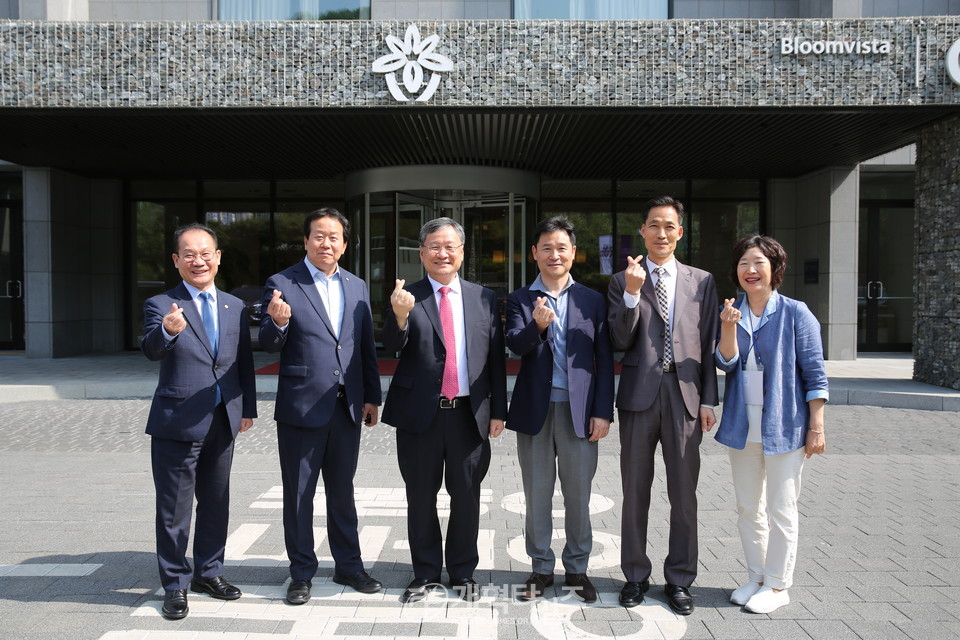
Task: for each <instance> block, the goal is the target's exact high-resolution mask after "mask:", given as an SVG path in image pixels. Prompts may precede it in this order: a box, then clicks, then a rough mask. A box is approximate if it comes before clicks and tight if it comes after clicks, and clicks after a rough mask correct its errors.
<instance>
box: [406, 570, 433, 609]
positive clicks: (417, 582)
mask: <svg viewBox="0 0 960 640" xmlns="http://www.w3.org/2000/svg"><path fill="white" fill-rule="evenodd" d="M442 586H443V584H442V583H441V582H440V576H437V577H436V578H433V579H432V580H426V579H424V578H414V579H413V581H412V582H411V583H410V584H408V585H407V588H406V589H404V591H403V593H402V594H400V602H402V603H404V604H406V603H407V602H416V601H417V600H423V599H424V598H426V597H427V592H428V591H430V589H436V588H437V587H442Z"/></svg>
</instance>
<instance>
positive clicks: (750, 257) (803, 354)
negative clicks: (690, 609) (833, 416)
mask: <svg viewBox="0 0 960 640" xmlns="http://www.w3.org/2000/svg"><path fill="white" fill-rule="evenodd" d="M731 266H732V269H731V279H732V280H733V281H734V282H735V283H737V284H739V286H740V288H741V289H742V290H743V292H744V293H745V294H746V295H744V296H742V297H740V298H739V300H738V301H736V302H735V301H734V300H732V299H730V300H724V303H723V308H722V310H721V311H720V321H721V322H720V342H719V344H718V346H717V352H716V362H717V366H718V367H719V368H720V369H721V370H723V371H724V372H726V387H725V389H724V396H723V417H722V419H721V421H720V427H719V429H718V430H717V435H716V438H717V441H719V442H720V443H721V444H725V445H727V446H728V447H730V449H729V452H730V467H731V470H732V471H733V485H734V490H735V492H736V497H737V514H738V518H737V528H738V529H739V531H740V541H741V542H742V543H743V551H744V555H745V556H746V562H747V573H748V581H747V583H746V584H744V585H742V586H741V587H740V588H738V589H736V590H735V591H734V592H733V594H732V595H731V596H730V601H731V602H733V603H734V604H739V605H745V607H746V609H747V611H752V612H754V613H770V612H771V611H775V610H776V609H778V608H780V607H782V606H783V605H785V604H787V603H788V602H790V596H789V595H787V590H788V589H789V588H790V585H791V584H792V582H793V569H794V566H795V565H796V560H797V537H798V534H797V529H798V520H799V516H798V511H797V498H798V497H799V495H800V472H801V471H802V470H803V462H804V459H805V458H809V457H810V456H812V455H813V454H815V453H823V451H824V446H825V440H824V434H823V405H824V403H826V401H827V399H828V392H827V375H826V371H825V370H824V365H823V347H822V345H821V342H820V323H819V322H817V319H816V318H815V317H814V316H813V314H812V313H811V312H810V310H809V309H808V308H807V306H806V305H805V304H804V303H802V302H799V301H797V300H793V299H791V298H788V297H786V296H782V295H780V294H779V293H777V288H778V287H779V286H780V284H781V283H782V282H783V274H784V271H786V268H787V252H786V251H784V249H783V247H782V246H781V245H780V243H779V242H777V241H776V240H774V239H773V238H768V237H766V236H752V237H746V238H742V239H741V240H740V241H739V242H737V244H736V246H735V247H734V250H733V261H732V265H731Z"/></svg>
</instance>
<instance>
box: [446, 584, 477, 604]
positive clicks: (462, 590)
mask: <svg viewBox="0 0 960 640" xmlns="http://www.w3.org/2000/svg"><path fill="white" fill-rule="evenodd" d="M450 588H451V589H453V590H454V591H456V592H457V593H459V594H460V599H461V600H466V601H467V602H476V601H477V600H479V599H480V585H478V584H477V581H476V580H474V579H473V578H451V579H450Z"/></svg>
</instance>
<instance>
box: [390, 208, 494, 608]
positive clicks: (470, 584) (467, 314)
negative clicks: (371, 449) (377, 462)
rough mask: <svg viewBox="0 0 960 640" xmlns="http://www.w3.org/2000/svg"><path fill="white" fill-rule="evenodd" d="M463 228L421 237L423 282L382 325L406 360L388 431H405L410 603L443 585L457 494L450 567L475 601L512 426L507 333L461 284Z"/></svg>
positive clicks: (401, 434) (454, 580) (474, 288)
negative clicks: (506, 433) (494, 454)
mask: <svg viewBox="0 0 960 640" xmlns="http://www.w3.org/2000/svg"><path fill="white" fill-rule="evenodd" d="M463 245H464V234H463V227H461V226H460V225H459V224H458V223H457V222H455V221H454V220H451V219H450V218H437V219H435V220H431V221H430V222H428V223H427V224H425V225H423V228H421V229H420V262H421V263H423V266H424V268H425V269H426V270H427V276H428V277H426V278H424V279H423V280H420V281H418V282H415V283H413V284H412V285H410V286H409V287H408V288H407V289H404V288H403V286H404V284H405V283H404V281H403V280H397V283H396V288H395V289H394V291H393V294H391V296H390V303H391V308H390V310H389V311H388V312H387V317H386V319H385V321H384V324H383V346H384V348H385V349H386V350H387V351H399V352H400V362H399V363H398V364H397V371H396V374H395V375H394V376H393V379H392V380H391V381H390V389H389V391H388V392H387V404H386V407H385V408H384V412H383V421H384V422H386V423H387V424H391V425H393V426H394V427H396V428H397V458H398V462H399V464H400V473H401V475H402V476H403V480H404V483H405V484H406V491H407V534H408V535H407V538H408V540H409V541H410V556H411V559H412V563H413V574H414V579H413V581H412V582H410V584H409V585H408V586H407V588H406V590H405V591H404V593H403V595H401V597H400V600H401V602H413V601H416V600H420V599H422V598H424V597H425V596H426V595H427V590H428V589H429V588H430V587H431V586H432V585H437V584H439V582H440V571H441V569H442V567H443V561H444V552H443V538H442V536H441V533H440V520H439V517H438V515H437V493H438V492H439V491H440V486H441V483H442V482H443V481H444V480H446V488H447V492H448V493H449V494H450V520H449V523H448V525H447V537H446V554H445V555H446V565H447V574H448V576H449V578H450V586H451V587H452V588H453V589H455V590H457V591H459V592H460V595H461V597H462V598H463V599H464V600H467V601H474V600H476V599H478V598H479V597H480V589H479V586H478V585H477V583H476V581H475V580H474V579H473V572H474V570H475V569H476V568H477V564H478V563H479V560H480V556H479V552H478V551H477V536H478V534H479V527H480V482H481V481H482V480H483V478H484V476H486V474H487V469H488V468H489V466H490V443H489V441H488V439H487V438H488V436H493V437H497V436H498V435H500V433H501V432H502V431H503V421H504V419H505V418H506V417H507V388H506V369H505V360H504V350H503V349H504V346H503V327H502V325H501V322H500V313H499V309H498V305H497V298H496V294H495V293H494V292H493V291H491V290H490V289H486V288H484V287H481V286H479V285H476V284H473V283H470V282H465V281H463V280H461V279H460V278H459V277H458V276H457V271H458V270H459V269H460V265H461V263H462V262H463Z"/></svg>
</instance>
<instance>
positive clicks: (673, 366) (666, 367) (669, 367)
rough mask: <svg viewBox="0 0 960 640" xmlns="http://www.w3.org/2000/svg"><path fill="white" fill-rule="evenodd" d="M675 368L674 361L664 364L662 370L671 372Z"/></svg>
mask: <svg viewBox="0 0 960 640" xmlns="http://www.w3.org/2000/svg"><path fill="white" fill-rule="evenodd" d="M676 370H677V363H676V362H671V363H670V364H668V365H665V366H664V367H663V372H664V373H673V372H674V371H676Z"/></svg>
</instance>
